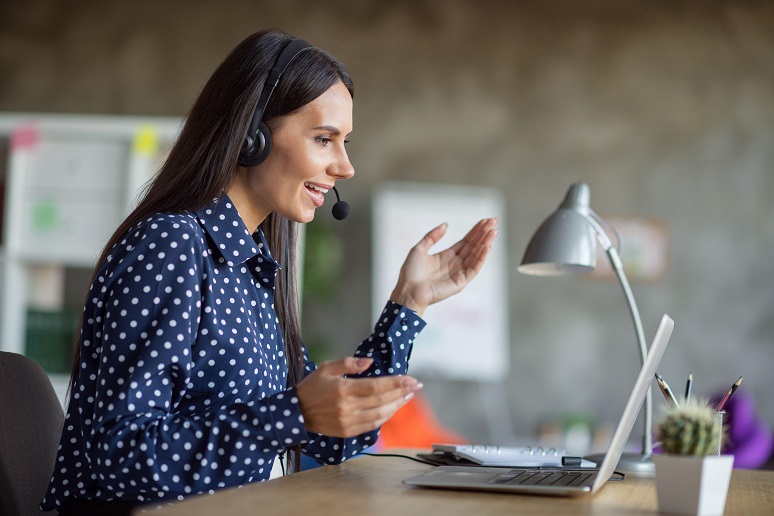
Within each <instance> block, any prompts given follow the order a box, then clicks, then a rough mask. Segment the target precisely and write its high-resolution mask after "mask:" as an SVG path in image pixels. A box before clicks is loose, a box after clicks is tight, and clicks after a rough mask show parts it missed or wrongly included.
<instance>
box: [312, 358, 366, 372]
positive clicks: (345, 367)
mask: <svg viewBox="0 0 774 516" xmlns="http://www.w3.org/2000/svg"><path fill="white" fill-rule="evenodd" d="M373 362H374V359H373V358H366V357H346V358H341V359H339V360H331V361H330V362H324V363H322V364H320V367H319V368H318V369H320V370H321V372H324V373H325V374H329V375H331V376H344V375H347V374H357V373H362V372H363V371H365V370H366V369H368V367H369V366H370V365H371V364H373Z"/></svg>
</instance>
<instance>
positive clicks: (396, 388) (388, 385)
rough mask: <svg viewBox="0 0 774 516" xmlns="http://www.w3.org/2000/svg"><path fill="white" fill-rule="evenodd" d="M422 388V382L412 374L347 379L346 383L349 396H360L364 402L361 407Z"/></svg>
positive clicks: (391, 399)
mask: <svg viewBox="0 0 774 516" xmlns="http://www.w3.org/2000/svg"><path fill="white" fill-rule="evenodd" d="M421 388H422V383H421V382H419V381H418V380H417V379H416V378H412V377H411V376H380V377H378V378H357V379H347V384H346V385H345V389H346V392H347V394H348V395H349V396H352V397H355V398H359V399H360V401H362V402H363V405H361V407H366V406H374V405H377V404H378V403H379V402H380V401H393V400H394V399H395V398H399V397H402V396H405V395H406V394H408V393H410V392H416V391H418V390H419V389H421ZM369 398H370V399H369Z"/></svg>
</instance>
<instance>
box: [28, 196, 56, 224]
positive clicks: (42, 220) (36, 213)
mask: <svg viewBox="0 0 774 516" xmlns="http://www.w3.org/2000/svg"><path fill="white" fill-rule="evenodd" d="M58 222H59V210H58V209H57V206H56V203H55V202H54V201H39V202H37V203H35V204H33V205H32V227H33V229H35V230H37V231H45V230H48V229H52V228H54V227H56V225H57V223H58Z"/></svg>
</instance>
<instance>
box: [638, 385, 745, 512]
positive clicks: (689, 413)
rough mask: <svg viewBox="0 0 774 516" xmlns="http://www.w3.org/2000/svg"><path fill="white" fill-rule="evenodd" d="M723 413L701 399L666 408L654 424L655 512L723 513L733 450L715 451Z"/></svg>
mask: <svg viewBox="0 0 774 516" xmlns="http://www.w3.org/2000/svg"><path fill="white" fill-rule="evenodd" d="M722 421H723V413H722V412H715V409H714V408H712V407H710V406H709V405H708V404H707V403H706V402H702V401H700V400H697V401H688V402H686V401H683V403H682V404H680V406H673V407H670V408H668V409H666V411H665V413H664V416H663V419H662V420H661V422H660V423H659V424H658V426H657V435H656V437H657V439H658V440H660V441H661V444H660V446H661V449H662V450H663V453H662V454H657V455H654V457H653V459H654V462H655V464H656V491H657V493H658V507H659V510H660V511H661V512H670V513H677V514H701V515H709V514H723V509H724V508H725V505H726V494H727V493H728V484H729V482H730V480H731V471H732V469H733V466H734V457H733V455H721V454H720V452H721V448H722V442H723V425H722Z"/></svg>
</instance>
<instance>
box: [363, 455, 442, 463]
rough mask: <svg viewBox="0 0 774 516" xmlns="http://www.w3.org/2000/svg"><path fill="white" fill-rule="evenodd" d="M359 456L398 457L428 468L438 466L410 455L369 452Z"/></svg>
mask: <svg viewBox="0 0 774 516" xmlns="http://www.w3.org/2000/svg"><path fill="white" fill-rule="evenodd" d="M358 455H370V456H371V457H397V458H399V459H408V460H413V461H414V462H419V463H420V464H427V465H428V466H437V465H438V464H433V463H432V462H430V461H427V460H422V459H417V458H416V457H411V456H410V455H400V454H398V453H369V452H360V453H359V454H358Z"/></svg>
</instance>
